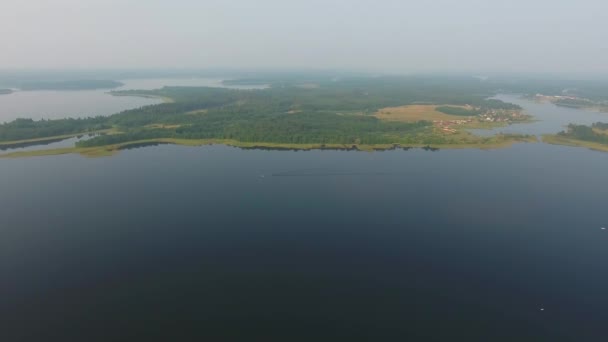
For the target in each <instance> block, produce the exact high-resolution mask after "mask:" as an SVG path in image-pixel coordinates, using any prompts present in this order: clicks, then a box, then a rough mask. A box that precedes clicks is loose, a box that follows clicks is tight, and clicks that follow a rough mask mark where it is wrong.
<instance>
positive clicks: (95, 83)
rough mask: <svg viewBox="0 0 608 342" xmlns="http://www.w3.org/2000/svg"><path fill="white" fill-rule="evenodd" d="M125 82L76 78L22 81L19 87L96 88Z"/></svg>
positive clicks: (104, 87)
mask: <svg viewBox="0 0 608 342" xmlns="http://www.w3.org/2000/svg"><path fill="white" fill-rule="evenodd" d="M123 85H124V84H123V83H121V82H117V81H110V80H74V81H43V82H34V81H28V82H21V83H19V84H18V85H17V87H18V88H19V89H21V90H26V91H27V90H95V89H114V88H118V87H120V86H123Z"/></svg>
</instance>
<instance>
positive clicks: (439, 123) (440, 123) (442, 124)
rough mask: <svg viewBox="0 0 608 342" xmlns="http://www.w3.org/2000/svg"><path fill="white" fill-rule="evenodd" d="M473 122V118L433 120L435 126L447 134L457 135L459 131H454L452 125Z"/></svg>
mask: <svg viewBox="0 0 608 342" xmlns="http://www.w3.org/2000/svg"><path fill="white" fill-rule="evenodd" d="M471 122H473V119H472V118H468V119H464V120H433V124H434V125H435V126H436V127H438V128H439V129H441V130H442V131H444V132H447V133H456V132H457V131H456V130H455V129H453V128H452V127H451V126H452V125H464V124H467V123H471Z"/></svg>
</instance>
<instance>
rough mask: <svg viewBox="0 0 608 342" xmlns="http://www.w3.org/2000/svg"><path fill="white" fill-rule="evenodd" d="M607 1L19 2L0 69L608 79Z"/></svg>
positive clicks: (11, 9)
mask: <svg viewBox="0 0 608 342" xmlns="http://www.w3.org/2000/svg"><path fill="white" fill-rule="evenodd" d="M607 41H608V1H607V0H504V1H502V0H500V1H499V0H496V1H494V0H416V1H411V0H375V1H370V0H344V1H342V0H302V1H288V0H196V1H195V0H170V1H168V0H18V1H17V0H13V1H8V0H7V1H3V3H2V6H1V7H0V44H1V47H2V49H1V51H0V68H89V67H91V68H99V67H103V68H132V67H141V68H150V67H163V68H214V67H229V68H275V67H276V68H341V69H360V70H378V71H391V70H392V71H398V72H410V71H477V70H479V71H541V72H551V71H565V72H581V71H582V72H602V73H605V72H608V62H606V61H607V60H608V43H607Z"/></svg>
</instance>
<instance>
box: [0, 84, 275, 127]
mask: <svg viewBox="0 0 608 342" xmlns="http://www.w3.org/2000/svg"><path fill="white" fill-rule="evenodd" d="M121 82H122V83H124V84H125V85H124V86H122V87H120V88H117V89H115V90H129V89H159V88H162V87H164V86H208V87H228V86H224V85H223V84H222V80H221V79H215V78H213V79H210V78H159V79H129V80H122V81H121ZM264 87H265V86H230V88H235V89H259V88H264ZM110 90H112V89H99V90H78V91H46V90H45V91H17V92H14V93H12V94H9V95H0V122H8V121H12V120H14V119H17V118H32V119H36V120H38V119H61V118H68V117H70V118H72V117H73V118H77V117H89V116H97V115H111V114H114V113H118V112H120V111H123V110H127V109H133V108H138V107H141V106H145V105H150V104H156V103H160V102H162V101H161V100H160V99H151V98H143V97H126V96H112V95H109V94H108V93H107V92H108V91H110Z"/></svg>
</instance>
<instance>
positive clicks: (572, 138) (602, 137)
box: [543, 122, 608, 151]
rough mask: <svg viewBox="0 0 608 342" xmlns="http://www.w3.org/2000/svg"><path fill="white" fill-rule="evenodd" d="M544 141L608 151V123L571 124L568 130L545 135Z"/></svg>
mask: <svg viewBox="0 0 608 342" xmlns="http://www.w3.org/2000/svg"><path fill="white" fill-rule="evenodd" d="M543 141H544V142H546V143H549V144H555V145H567V146H580V147H587V148H590V149H593V150H599V151H608V123H601V122H597V123H594V124H593V125H591V126H585V125H575V124H570V125H568V129H567V130H566V131H562V132H559V133H557V134H553V135H551V134H549V135H545V136H543Z"/></svg>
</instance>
